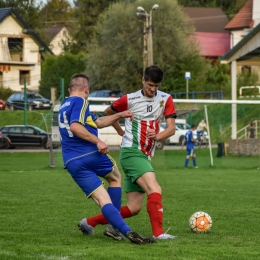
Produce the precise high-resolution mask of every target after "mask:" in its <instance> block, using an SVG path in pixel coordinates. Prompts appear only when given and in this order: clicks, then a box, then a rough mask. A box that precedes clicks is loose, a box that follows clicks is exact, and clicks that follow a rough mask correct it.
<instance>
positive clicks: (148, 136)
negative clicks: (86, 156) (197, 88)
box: [86, 66, 176, 239]
mask: <svg viewBox="0 0 260 260" xmlns="http://www.w3.org/2000/svg"><path fill="white" fill-rule="evenodd" d="M162 80H163V71H162V70H161V69H160V68H159V67H157V66H150V67H148V68H146V69H145V71H144V75H143V77H142V84H143V88H142V89H140V90H138V91H137V92H135V93H131V94H127V95H124V96H122V97H121V98H119V99H118V100H116V101H115V102H114V103H113V104H112V105H111V107H108V108H107V109H106V111H105V113H106V115H114V114H117V113H120V112H122V111H126V110H130V111H131V112H132V113H133V116H134V120H133V121H131V120H129V119H128V118H126V119H125V130H123V129H122V128H121V127H120V125H119V124H118V122H115V123H114V124H113V126H114V128H115V129H116V130H117V132H118V134H119V135H121V136H123V141H122V146H121V151H120V163H121V166H122V168H123V170H124V173H125V182H124V190H125V192H126V197H127V205H125V206H122V207H121V210H120V213H121V215H122V217H123V218H129V217H132V216H135V215H137V214H138V213H139V212H140V210H141V208H142V205H143V199H144V196H145V194H146V195H147V206H146V209H147V212H148V214H149V218H150V223H151V227H152V232H153V237H154V238H155V239H175V238H176V236H173V235H170V234H167V232H165V231H164V229H163V226H162V225H163V205H162V188H161V186H160V185H159V183H158V182H157V180H156V175H155V172H154V169H153V167H152V166H151V163H150V159H151V157H152V156H153V155H154V151H155V147H156V142H157V141H159V140H165V139H167V138H169V137H170V136H171V135H173V134H174V133H175V118H176V111H175V107H174V103H173V99H172V97H171V95H169V94H167V93H165V92H162V91H160V90H159V87H160V84H161V83H162ZM163 117H164V118H165V120H166V124H167V128H166V129H165V130H164V131H162V132H159V129H160V121H161V119H162V118H163ZM86 221H87V223H88V225H89V226H91V227H95V226H96V225H98V224H106V223H107V221H106V219H105V218H104V217H103V216H102V215H97V216H94V217H90V218H87V219H86ZM105 231H106V230H105ZM115 231H116V230H115ZM110 234H111V237H113V238H114V239H117V236H116V233H115V232H113V230H111V229H110Z"/></svg>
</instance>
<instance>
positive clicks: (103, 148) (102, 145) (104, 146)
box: [97, 141, 109, 154]
mask: <svg viewBox="0 0 260 260" xmlns="http://www.w3.org/2000/svg"><path fill="white" fill-rule="evenodd" d="M97 147H98V151H99V152H100V153H102V154H107V153H108V152H109V149H108V146H107V144H106V143H104V142H102V141H100V142H98V143H97Z"/></svg>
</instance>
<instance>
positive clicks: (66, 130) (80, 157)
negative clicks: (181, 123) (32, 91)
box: [59, 74, 154, 244]
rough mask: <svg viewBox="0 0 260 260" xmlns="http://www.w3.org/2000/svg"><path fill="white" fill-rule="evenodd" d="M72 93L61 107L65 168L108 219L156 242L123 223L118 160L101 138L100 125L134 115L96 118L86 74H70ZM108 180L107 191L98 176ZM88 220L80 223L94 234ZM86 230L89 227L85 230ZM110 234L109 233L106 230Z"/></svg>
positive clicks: (131, 235) (138, 239)
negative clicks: (89, 97)
mask: <svg viewBox="0 0 260 260" xmlns="http://www.w3.org/2000/svg"><path fill="white" fill-rule="evenodd" d="M68 91H69V93H70V96H69V97H68V98H65V99H64V101H63V102H62V104H61V105H60V109H59V130H60V134H61V147H62V156H63V160H64V168H66V169H67V170H68V172H69V173H70V174H71V176H72V178H73V179H74V181H75V182H76V183H77V184H78V186H79V187H80V188H81V189H82V190H83V191H84V193H85V194H86V196H87V198H92V199H93V200H94V201H95V203H96V204H97V205H98V206H99V207H100V208H101V212H102V213H103V215H104V216H105V218H106V219H107V220H108V222H109V223H110V224H111V225H112V226H113V227H114V229H116V230H119V231H120V232H121V233H122V234H123V235H124V236H126V237H127V238H128V239H129V240H130V241H131V242H133V243H136V244H146V243H153V242H154V240H153V239H152V238H151V239H150V238H146V237H143V236H141V235H140V234H138V233H136V232H134V231H132V229H131V228H130V227H129V226H128V225H127V224H126V223H125V222H124V220H123V219H122V217H121V215H120V213H119V210H120V207H121V178H120V173H119V171H118V168H117V166H116V164H115V161H114V160H113V159H112V158H111V157H110V156H109V155H108V152H109V149H108V146H107V145H106V143H104V142H102V141H101V140H100V139H99V138H98V131H97V128H103V127H106V126H108V125H111V124H112V123H114V122H116V121H117V120H119V119H120V118H126V117H127V118H130V119H131V120H133V114H132V112H131V111H129V110H127V111H124V112H121V113H117V114H115V115H111V116H105V117H101V118H97V117H96V116H95V115H93V114H91V113H90V111H89V104H88V101H87V98H88V94H89V79H88V77H87V76H86V75H84V74H75V75H73V76H72V77H71V81H70V87H69V89H68ZM98 176H99V177H102V178H104V179H106V180H107V181H108V182H109V188H108V191H107V190H106V189H105V188H104V187H103V182H102V181H101V180H100V179H99V177H98ZM85 222H86V219H82V220H81V221H80V222H79V223H78V227H79V229H80V230H81V231H82V232H83V233H85V234H91V233H92V234H93V232H94V229H92V230H89V226H87V225H85V224H86V223H85ZM86 229H87V230H86ZM104 234H105V235H109V234H108V233H106V232H105V233H104Z"/></svg>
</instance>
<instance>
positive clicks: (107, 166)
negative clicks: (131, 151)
mask: <svg viewBox="0 0 260 260" xmlns="http://www.w3.org/2000/svg"><path fill="white" fill-rule="evenodd" d="M95 161H96V164H97V165H98V167H96V168H95V170H96V172H97V173H98V175H99V176H100V177H103V178H105V179H106V180H107V181H108V183H109V187H108V189H107V192H108V194H109V196H110V198H111V201H112V203H113V205H114V206H115V207H116V208H117V209H118V211H120V214H121V216H122V217H123V218H128V217H131V216H132V214H131V212H130V210H129V209H128V207H127V206H123V207H121V194H122V189H121V174H120V172H119V170H118V167H117V166H116V163H115V161H114V160H113V158H112V157H111V156H107V155H99V156H98V157H97V158H95ZM107 172H108V174H107ZM80 223H81V224H82V225H84V226H86V228H87V229H89V230H91V231H92V230H93V232H90V233H91V234H93V233H94V227H95V226H97V225H100V224H101V225H106V224H108V220H107V219H106V218H105V216H104V215H103V214H98V215H95V216H91V217H89V218H85V219H82V220H81V221H80ZM104 235H106V236H110V237H112V238H113V239H115V240H122V239H123V237H122V235H121V234H120V232H118V231H117V230H115V229H113V228H112V226H111V225H110V224H109V225H107V227H106V228H105V230H104Z"/></svg>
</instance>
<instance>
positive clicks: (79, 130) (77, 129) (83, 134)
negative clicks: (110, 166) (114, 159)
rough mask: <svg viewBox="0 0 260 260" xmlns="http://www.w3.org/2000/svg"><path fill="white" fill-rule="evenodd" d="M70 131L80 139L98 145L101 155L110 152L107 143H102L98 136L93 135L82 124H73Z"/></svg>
mask: <svg viewBox="0 0 260 260" xmlns="http://www.w3.org/2000/svg"><path fill="white" fill-rule="evenodd" d="M70 131H71V132H72V133H73V134H74V135H76V136H78V137H79V138H81V139H83V140H86V141H89V142H91V143H94V144H96V145H97V147H98V151H99V152H100V153H102V154H107V153H108V152H109V150H108V146H107V145H106V143H104V142H103V141H101V140H100V139H99V138H98V137H97V136H95V135H93V134H91V133H90V132H89V131H88V130H87V129H86V128H85V127H84V126H83V125H82V124H81V123H79V122H73V123H72V124H71V125H70Z"/></svg>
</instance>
